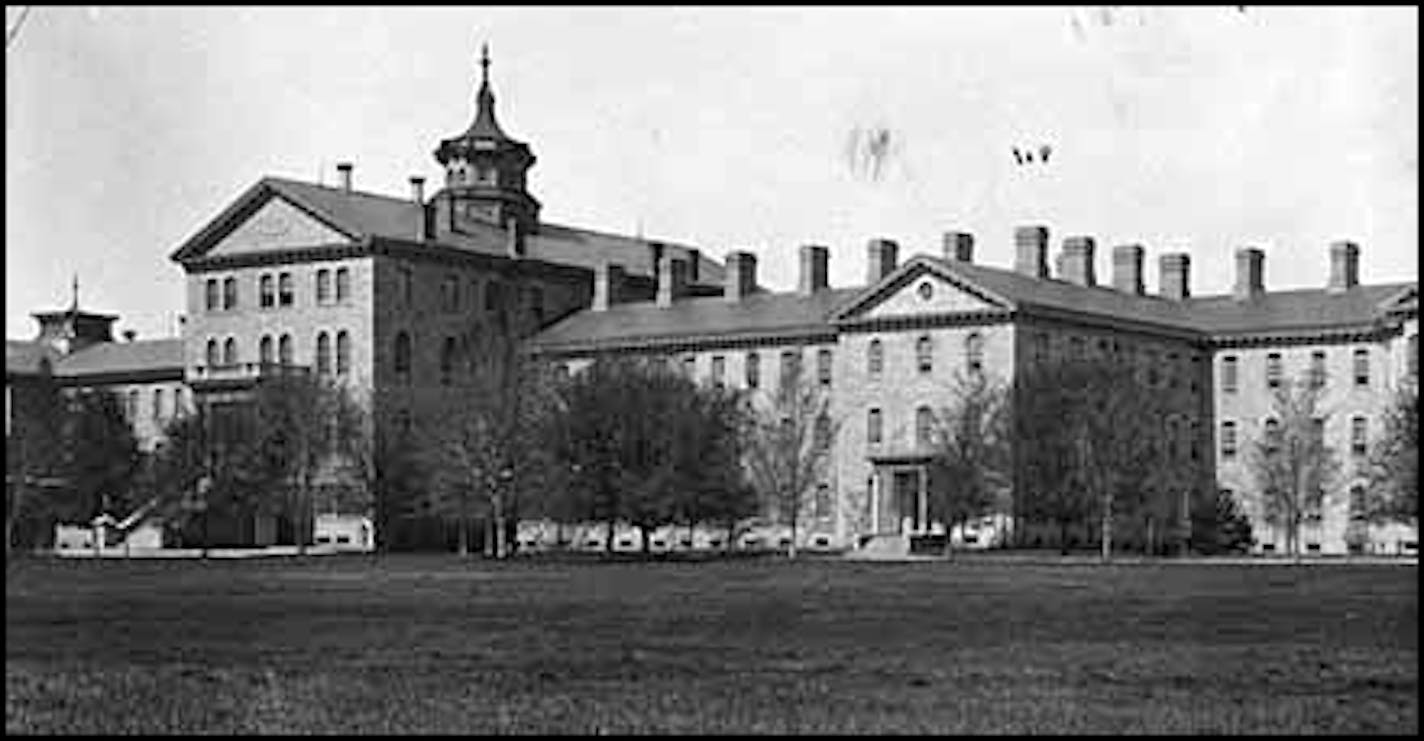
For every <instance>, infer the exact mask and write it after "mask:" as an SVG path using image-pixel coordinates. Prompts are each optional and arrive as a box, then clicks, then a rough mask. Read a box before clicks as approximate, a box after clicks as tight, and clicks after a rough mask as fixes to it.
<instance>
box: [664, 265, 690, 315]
mask: <svg viewBox="0 0 1424 741" xmlns="http://www.w3.org/2000/svg"><path fill="white" fill-rule="evenodd" d="M686 291H687V260H684V259H683V258H681V257H669V258H667V259H664V260H663V261H662V262H661V263H659V265H658V306H662V307H668V306H672V302H673V301H676V300H677V299H679V298H682V297H683V296H684V295H685V294H686Z"/></svg>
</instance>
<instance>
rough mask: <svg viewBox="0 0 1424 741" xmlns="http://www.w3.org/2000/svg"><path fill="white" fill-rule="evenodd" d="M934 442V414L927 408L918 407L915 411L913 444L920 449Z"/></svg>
mask: <svg viewBox="0 0 1424 741" xmlns="http://www.w3.org/2000/svg"><path fill="white" fill-rule="evenodd" d="M933 440H934V412H931V411H930V408H929V407H924V406H922V407H920V408H918V409H916V410H915V442H916V443H917V444H919V445H920V446H921V447H924V446H927V445H929V444H930V443H931V442H933Z"/></svg>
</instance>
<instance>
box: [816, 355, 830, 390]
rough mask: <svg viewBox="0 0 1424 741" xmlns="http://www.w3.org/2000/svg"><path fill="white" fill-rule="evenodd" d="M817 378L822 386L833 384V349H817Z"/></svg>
mask: <svg viewBox="0 0 1424 741" xmlns="http://www.w3.org/2000/svg"><path fill="white" fill-rule="evenodd" d="M816 380H817V381H819V382H820V384H821V385H822V386H829V385H831V351H830V350H827V349H824V348H822V349H820V350H817V351H816Z"/></svg>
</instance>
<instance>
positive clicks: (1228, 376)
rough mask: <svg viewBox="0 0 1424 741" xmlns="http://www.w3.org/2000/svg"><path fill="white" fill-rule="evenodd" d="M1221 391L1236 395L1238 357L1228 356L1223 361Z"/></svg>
mask: <svg viewBox="0 0 1424 741" xmlns="http://www.w3.org/2000/svg"><path fill="white" fill-rule="evenodd" d="M1221 390H1222V392H1223V393H1227V394H1234V393H1236V356H1235V355H1227V356H1226V357H1224V358H1222V359H1221Z"/></svg>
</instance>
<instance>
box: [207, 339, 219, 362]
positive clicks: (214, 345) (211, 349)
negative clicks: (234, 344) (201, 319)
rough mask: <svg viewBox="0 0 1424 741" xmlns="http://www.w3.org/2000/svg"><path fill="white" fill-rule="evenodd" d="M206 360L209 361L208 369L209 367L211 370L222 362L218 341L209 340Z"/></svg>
mask: <svg viewBox="0 0 1424 741" xmlns="http://www.w3.org/2000/svg"><path fill="white" fill-rule="evenodd" d="M206 360H207V361H208V367H209V368H211V367H213V366H215V365H217V364H218V363H219V362H221V361H220V360H219V359H218V341H217V340H214V339H209V340H208V352H207V357H206Z"/></svg>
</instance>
